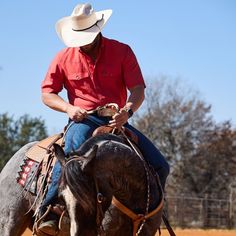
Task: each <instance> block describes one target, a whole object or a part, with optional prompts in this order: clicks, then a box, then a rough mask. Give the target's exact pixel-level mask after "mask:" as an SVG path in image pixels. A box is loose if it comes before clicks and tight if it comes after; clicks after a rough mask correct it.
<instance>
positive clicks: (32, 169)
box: [16, 157, 39, 195]
mask: <svg viewBox="0 0 236 236" xmlns="http://www.w3.org/2000/svg"><path fill="white" fill-rule="evenodd" d="M38 174H39V162H37V161H35V160H32V159H30V158H28V157H25V158H24V159H23V160H22V164H21V165H20V169H19V170H18V173H17V177H16V180H17V183H18V184H20V185H21V186H22V187H23V188H24V189H25V190H26V191H29V192H31V193H32V194H34V195H36V191H37V179H38Z"/></svg>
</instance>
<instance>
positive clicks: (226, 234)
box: [23, 229, 236, 236]
mask: <svg viewBox="0 0 236 236" xmlns="http://www.w3.org/2000/svg"><path fill="white" fill-rule="evenodd" d="M174 231H175V233H176V236H236V230H213V229H212V230H201V229H196V230H192V229H185V230H181V229H176V230H174ZM31 235H32V234H31V231H30V230H27V231H26V232H25V233H24V234H23V236H31ZM158 235H159V234H157V235H156V236H158ZM161 236H169V234H168V232H167V231H166V230H162V231H161Z"/></svg>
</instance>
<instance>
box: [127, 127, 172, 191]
mask: <svg viewBox="0 0 236 236" xmlns="http://www.w3.org/2000/svg"><path fill="white" fill-rule="evenodd" d="M125 127H127V128H129V129H130V130H132V131H133V132H134V133H135V134H136V135H137V136H138V140H139V141H138V147H139V149H140V151H141V152H142V154H143V156H144V157H145V159H146V160H147V161H148V163H149V164H150V165H152V166H153V168H154V169H155V170H156V171H157V173H158V175H159V177H160V181H161V184H162V187H163V189H164V186H165V182H166V178H167V176H168V174H169V172H170V167H169V164H168V163H167V161H166V160H165V157H164V156H163V155H162V154H161V152H160V151H159V150H158V149H157V148H156V147H155V145H154V144H153V143H152V142H151V141H150V140H149V139H148V138H147V137H146V136H145V135H144V134H142V133H141V132H140V131H138V130H137V129H135V128H134V127H133V126H131V125H129V124H126V125H125Z"/></svg>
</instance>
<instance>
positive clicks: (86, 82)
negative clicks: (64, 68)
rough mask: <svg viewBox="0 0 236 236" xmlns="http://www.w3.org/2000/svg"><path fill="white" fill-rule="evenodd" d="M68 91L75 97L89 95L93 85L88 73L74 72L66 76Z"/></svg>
mask: <svg viewBox="0 0 236 236" xmlns="http://www.w3.org/2000/svg"><path fill="white" fill-rule="evenodd" d="M68 83H69V86H68V87H70V88H69V91H70V92H72V93H74V94H75V95H76V96H81V95H82V94H90V93H92V90H93V83H92V80H91V78H90V76H89V73H88V72H75V73H72V74H69V75H68Z"/></svg>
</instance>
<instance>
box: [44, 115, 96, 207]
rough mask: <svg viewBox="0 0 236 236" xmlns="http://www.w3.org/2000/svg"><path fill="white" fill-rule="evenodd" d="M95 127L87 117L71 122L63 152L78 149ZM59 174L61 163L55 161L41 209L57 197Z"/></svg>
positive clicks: (67, 152)
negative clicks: (77, 121) (78, 121)
mask: <svg viewBox="0 0 236 236" xmlns="http://www.w3.org/2000/svg"><path fill="white" fill-rule="evenodd" d="M97 127H98V125H97V124H95V123H94V122H92V121H90V120H87V119H85V120H83V121H82V122H80V123H73V124H71V126H70V127H69V128H68V130H67V133H66V135H65V148H64V152H65V154H66V155H67V154H69V153H70V152H71V151H74V150H76V149H78V148H79V147H80V145H81V144H82V143H83V142H85V141H86V140H87V139H88V138H89V137H91V135H92V133H93V131H94V130H95V129H96V128H97ZM60 175H61V164H60V162H59V161H56V164H55V166H54V169H53V172H52V178H51V184H50V186H49V189H48V192H47V194H46V197H45V199H44V201H43V203H42V206H41V209H42V211H45V208H46V207H47V206H48V205H49V204H51V203H52V202H53V201H54V200H55V199H56V198H57V195H58V184H59V183H58V180H59V178H60Z"/></svg>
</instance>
